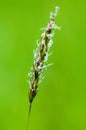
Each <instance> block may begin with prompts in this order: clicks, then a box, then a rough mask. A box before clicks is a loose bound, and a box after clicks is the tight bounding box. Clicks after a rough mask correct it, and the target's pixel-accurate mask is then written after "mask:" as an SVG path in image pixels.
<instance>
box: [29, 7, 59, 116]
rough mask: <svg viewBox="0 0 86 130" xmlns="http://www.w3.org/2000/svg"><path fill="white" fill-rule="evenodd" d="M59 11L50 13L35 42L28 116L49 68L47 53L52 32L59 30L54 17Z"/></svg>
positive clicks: (57, 9)
mask: <svg viewBox="0 0 86 130" xmlns="http://www.w3.org/2000/svg"><path fill="white" fill-rule="evenodd" d="M58 11H59V7H56V8H55V12H53V13H50V21H49V23H48V25H47V27H46V28H43V30H44V32H43V33H42V34H41V38H40V41H38V42H37V48H36V50H35V51H34V62H33V65H32V67H31V72H30V73H28V76H29V78H30V80H29V85H30V90H29V102H30V108H29V116H30V111H31V106H32V102H33V99H34V98H35V96H36V95H37V92H38V90H39V83H40V82H41V81H42V79H43V76H42V75H43V71H44V70H45V69H46V68H47V67H48V66H50V65H51V64H48V65H47V60H48V57H49V56H50V55H51V53H50V52H49V50H50V47H51V46H52V44H53V40H52V37H53V35H54V30H56V29H59V27H58V26H57V25H56V24H55V17H56V15H57V13H58Z"/></svg>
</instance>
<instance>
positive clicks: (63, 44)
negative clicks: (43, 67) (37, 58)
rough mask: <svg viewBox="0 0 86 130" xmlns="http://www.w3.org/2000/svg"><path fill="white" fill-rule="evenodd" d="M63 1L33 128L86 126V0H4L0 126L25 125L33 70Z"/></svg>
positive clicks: (78, 129)
mask: <svg viewBox="0 0 86 130" xmlns="http://www.w3.org/2000/svg"><path fill="white" fill-rule="evenodd" d="M55 6H59V7H60V11H59V14H58V17H57V18H56V23H57V25H59V26H61V30H60V31H58V30H57V31H56V33H55V37H54V45H53V46H52V49H51V51H52V52H53V54H52V56H51V57H50V58H49V63H51V62H53V63H54V65H53V66H51V67H50V68H49V69H48V70H47V71H45V73H44V75H45V79H44V80H43V82H42V84H40V91H39V93H38V95H37V97H36V98H35V100H34V102H33V106H32V111H31V116H30V126H29V130H85V129H86V2H85V0H72V1H69V0H43V1H41V0H36V1H30V0H22V1H19V0H12V1H11V0H5V1H0V130H26V125H27V118H28V107H29V102H28V89H29V86H28V83H27V80H28V76H27V74H28V72H30V68H31V66H32V63H33V49H35V48H36V40H37V39H40V35H41V33H42V31H41V30H40V28H42V27H46V25H47V23H48V21H49V15H50V12H51V11H54V8H55Z"/></svg>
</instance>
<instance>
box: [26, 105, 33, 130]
mask: <svg viewBox="0 0 86 130" xmlns="http://www.w3.org/2000/svg"><path fill="white" fill-rule="evenodd" d="M31 108H32V103H30V106H29V110H28V120H27V129H26V130H29V120H30V113H31Z"/></svg>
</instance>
